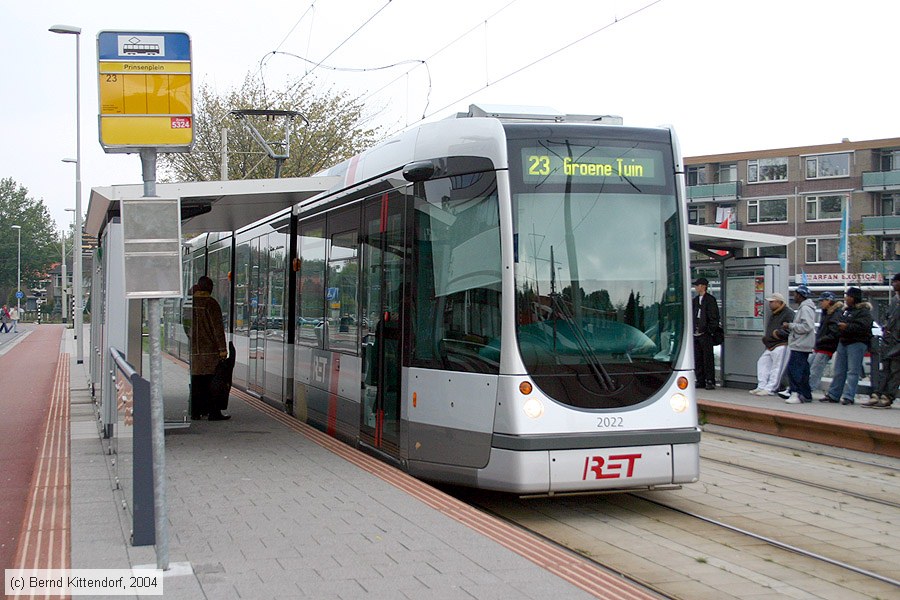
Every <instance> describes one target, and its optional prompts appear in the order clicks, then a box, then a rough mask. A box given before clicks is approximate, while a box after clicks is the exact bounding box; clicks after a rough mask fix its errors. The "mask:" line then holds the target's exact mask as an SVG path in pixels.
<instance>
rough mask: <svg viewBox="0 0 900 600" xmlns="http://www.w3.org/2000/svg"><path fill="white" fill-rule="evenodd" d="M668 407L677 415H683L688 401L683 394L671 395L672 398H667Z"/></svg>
mask: <svg viewBox="0 0 900 600" xmlns="http://www.w3.org/2000/svg"><path fill="white" fill-rule="evenodd" d="M669 406H671V407H672V410H674V411H675V412H677V413H683V412H684V411H686V410H687V407H688V399H687V396H685V395H684V394H672V397H671V398H669Z"/></svg>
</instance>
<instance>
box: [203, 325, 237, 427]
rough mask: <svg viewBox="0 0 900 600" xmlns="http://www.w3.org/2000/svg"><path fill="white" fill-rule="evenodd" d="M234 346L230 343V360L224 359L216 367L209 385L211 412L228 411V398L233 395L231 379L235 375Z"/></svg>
mask: <svg viewBox="0 0 900 600" xmlns="http://www.w3.org/2000/svg"><path fill="white" fill-rule="evenodd" d="M234 359H235V350H234V344H233V343H231V342H228V358H223V359H222V360H220V361H219V364H217V365H216V371H215V373H213V376H212V381H210V383H209V407H210V410H213V411H215V410H219V411H222V410H227V409H228V396H229V395H230V394H231V378H232V376H233V375H234Z"/></svg>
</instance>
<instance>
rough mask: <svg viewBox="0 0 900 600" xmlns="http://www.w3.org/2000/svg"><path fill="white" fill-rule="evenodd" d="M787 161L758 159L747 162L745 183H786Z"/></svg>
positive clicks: (781, 159)
mask: <svg viewBox="0 0 900 600" xmlns="http://www.w3.org/2000/svg"><path fill="white" fill-rule="evenodd" d="M787 178H788V159H786V158H759V159H754V160H748V161H747V181H749V182H750V183H762V182H765V181H787Z"/></svg>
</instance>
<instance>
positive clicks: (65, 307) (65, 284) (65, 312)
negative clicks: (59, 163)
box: [62, 158, 75, 325]
mask: <svg viewBox="0 0 900 600" xmlns="http://www.w3.org/2000/svg"><path fill="white" fill-rule="evenodd" d="M71 161H72V159H71V158H64V159H63V162H71ZM64 210H65V211H66V212H70V213H73V212H75V209H74V208H66V209H64ZM73 256H74V253H73ZM67 271H68V269H67V267H66V230H65V228H63V233H62V322H63V325H66V324H68V322H69V298H68V295H69V292H68V289H69V274H68V272H67Z"/></svg>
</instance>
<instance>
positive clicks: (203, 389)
mask: <svg viewBox="0 0 900 600" xmlns="http://www.w3.org/2000/svg"><path fill="white" fill-rule="evenodd" d="M212 378H213V376H212V375H191V418H192V419H199V418H200V416H201V415H208V414H209V409H210V406H209V384H210V383H211V382H212Z"/></svg>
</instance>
